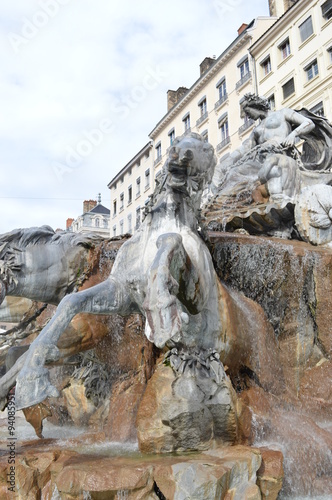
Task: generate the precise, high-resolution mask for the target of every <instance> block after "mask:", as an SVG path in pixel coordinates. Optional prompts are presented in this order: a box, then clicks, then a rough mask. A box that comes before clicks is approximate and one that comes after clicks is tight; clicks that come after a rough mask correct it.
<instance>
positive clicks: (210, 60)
mask: <svg viewBox="0 0 332 500" xmlns="http://www.w3.org/2000/svg"><path fill="white" fill-rule="evenodd" d="M215 62H216V61H215V59H213V58H212V57H206V58H205V59H203V61H202V62H201V64H200V65H199V71H200V76H202V75H203V73H205V72H206V71H207V70H208V69H209V68H210V67H211V66H212V64H214V63H215Z"/></svg>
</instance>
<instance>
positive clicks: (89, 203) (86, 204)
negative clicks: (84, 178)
mask: <svg viewBox="0 0 332 500" xmlns="http://www.w3.org/2000/svg"><path fill="white" fill-rule="evenodd" d="M96 205H97V202H96V200H85V201H83V213H84V214H86V212H90V210H92V209H93V208H95V206H96Z"/></svg>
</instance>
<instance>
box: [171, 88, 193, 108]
mask: <svg viewBox="0 0 332 500" xmlns="http://www.w3.org/2000/svg"><path fill="white" fill-rule="evenodd" d="M187 92H188V89H187V87H179V88H178V89H177V90H168V91H167V111H169V110H170V109H171V108H172V107H173V106H175V104H176V103H177V102H179V100H180V99H181V97H183V96H184V94H186V93H187Z"/></svg>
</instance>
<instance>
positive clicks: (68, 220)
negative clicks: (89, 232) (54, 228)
mask: <svg viewBox="0 0 332 500" xmlns="http://www.w3.org/2000/svg"><path fill="white" fill-rule="evenodd" d="M73 222H74V219H71V218H69V219H67V220H66V231H69V228H70V226H71V225H72V223H73Z"/></svg>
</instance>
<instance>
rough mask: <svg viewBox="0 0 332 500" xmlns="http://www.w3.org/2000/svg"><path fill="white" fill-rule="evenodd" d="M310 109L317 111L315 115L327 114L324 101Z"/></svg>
mask: <svg viewBox="0 0 332 500" xmlns="http://www.w3.org/2000/svg"><path fill="white" fill-rule="evenodd" d="M310 111H311V112H312V113H315V115H318V116H325V113H324V106H323V101H321V102H319V103H318V104H316V106H314V107H313V108H310Z"/></svg>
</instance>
